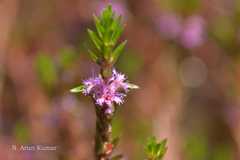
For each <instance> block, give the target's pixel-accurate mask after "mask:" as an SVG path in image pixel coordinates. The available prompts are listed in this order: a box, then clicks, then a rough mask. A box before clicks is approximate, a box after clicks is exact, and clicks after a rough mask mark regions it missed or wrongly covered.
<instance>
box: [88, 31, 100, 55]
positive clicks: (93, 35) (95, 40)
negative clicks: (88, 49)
mask: <svg viewBox="0 0 240 160" xmlns="http://www.w3.org/2000/svg"><path fill="white" fill-rule="evenodd" d="M87 31H88V34H89V36H90V38H91V40H92V42H93V43H94V44H95V46H96V48H97V49H98V50H99V51H101V46H102V42H101V40H100V39H99V38H98V36H97V35H96V33H95V32H93V31H92V30H90V29H88V30H87Z"/></svg>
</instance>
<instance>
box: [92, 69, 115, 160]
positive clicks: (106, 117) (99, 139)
mask: <svg viewBox="0 0 240 160" xmlns="http://www.w3.org/2000/svg"><path fill="white" fill-rule="evenodd" d="M111 73H112V69H111V67H110V65H102V66H101V76H102V77H103V78H104V79H106V80H107V78H109V77H110V76H111ZM95 108H96V137H95V157H96V160H110V156H111V153H112V151H113V144H112V119H113V114H106V110H107V109H108V108H109V106H107V105H104V106H98V105H96V107H95Z"/></svg>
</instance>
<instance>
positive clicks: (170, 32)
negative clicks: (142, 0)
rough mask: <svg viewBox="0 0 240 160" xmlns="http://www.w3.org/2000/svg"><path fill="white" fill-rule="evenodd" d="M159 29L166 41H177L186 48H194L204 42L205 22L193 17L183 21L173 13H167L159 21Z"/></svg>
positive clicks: (196, 16)
mask: <svg viewBox="0 0 240 160" xmlns="http://www.w3.org/2000/svg"><path fill="white" fill-rule="evenodd" d="M157 27H158V29H159V31H160V33H161V34H162V35H163V37H164V38H166V39H171V40H176V41H178V42H179V43H180V44H181V45H182V46H183V47H185V48H194V47H198V46H200V45H201V44H202V43H203V42H204V36H205V21H204V19H203V18H202V17H201V16H198V15H193V16H190V17H188V18H187V19H186V20H185V21H182V19H181V18H180V17H178V16H177V15H175V14H172V13H166V14H164V15H162V16H160V17H159V19H158V20H157Z"/></svg>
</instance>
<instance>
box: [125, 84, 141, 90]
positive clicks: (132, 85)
mask: <svg viewBox="0 0 240 160" xmlns="http://www.w3.org/2000/svg"><path fill="white" fill-rule="evenodd" d="M127 85H128V87H129V88H130V89H139V86H138V85H135V84H132V83H127Z"/></svg>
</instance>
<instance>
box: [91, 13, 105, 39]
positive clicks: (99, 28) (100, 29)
mask: <svg viewBox="0 0 240 160" xmlns="http://www.w3.org/2000/svg"><path fill="white" fill-rule="evenodd" d="M93 18H94V22H95V26H96V29H97V33H98V35H99V37H100V38H101V39H103V34H104V28H103V26H102V25H101V21H100V20H99V18H98V17H97V16H95V15H93Z"/></svg>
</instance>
